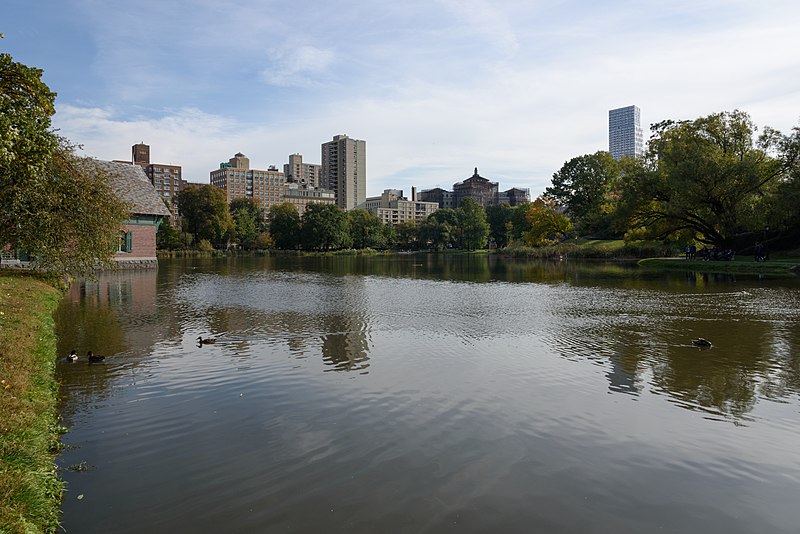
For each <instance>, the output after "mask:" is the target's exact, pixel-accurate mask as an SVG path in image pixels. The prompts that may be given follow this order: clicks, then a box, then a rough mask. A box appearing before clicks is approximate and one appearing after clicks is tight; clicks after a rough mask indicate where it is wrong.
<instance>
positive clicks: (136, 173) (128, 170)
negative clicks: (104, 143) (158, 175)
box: [93, 160, 170, 216]
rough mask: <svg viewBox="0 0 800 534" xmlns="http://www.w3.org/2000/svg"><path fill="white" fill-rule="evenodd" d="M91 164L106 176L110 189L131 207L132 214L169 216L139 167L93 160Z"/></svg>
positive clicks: (159, 197) (162, 202)
mask: <svg viewBox="0 0 800 534" xmlns="http://www.w3.org/2000/svg"><path fill="white" fill-rule="evenodd" d="M93 163H94V164H96V165H97V166H98V167H100V168H101V169H102V170H103V171H105V172H106V173H107V174H108V176H109V179H110V184H111V188H112V189H113V190H114V192H115V193H116V194H117V195H118V196H119V197H120V198H121V199H122V200H123V201H125V202H127V203H128V204H130V205H131V206H132V208H131V212H132V213H134V214H140V215H163V216H168V215H170V212H169V210H168V209H167V207H166V206H165V205H164V201H162V200H161V196H160V195H159V194H158V192H157V191H156V189H155V187H153V184H151V183H150V180H149V179H148V178H147V175H146V174H145V173H144V169H142V168H141V167H140V166H138V165H132V164H130V163H115V162H113V161H103V160H94V161H93Z"/></svg>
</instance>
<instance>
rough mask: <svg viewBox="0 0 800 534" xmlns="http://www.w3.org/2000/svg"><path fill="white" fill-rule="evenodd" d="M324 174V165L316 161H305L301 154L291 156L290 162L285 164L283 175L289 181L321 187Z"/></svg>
mask: <svg viewBox="0 0 800 534" xmlns="http://www.w3.org/2000/svg"><path fill="white" fill-rule="evenodd" d="M321 174H322V165H319V164H316V163H303V156H302V155H301V154H292V155H291V156H289V163H288V164H287V163H284V165H283V175H284V176H285V177H286V181H287V182H289V183H296V184H300V185H304V186H307V187H319V184H320V177H321Z"/></svg>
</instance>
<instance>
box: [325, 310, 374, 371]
mask: <svg viewBox="0 0 800 534" xmlns="http://www.w3.org/2000/svg"><path fill="white" fill-rule="evenodd" d="M326 323H327V324H328V326H329V327H330V328H332V329H335V328H341V329H342V330H333V332H341V333H332V334H327V335H323V336H322V361H323V362H325V363H326V364H327V365H331V366H333V369H334V370H336V371H362V370H364V369H366V368H367V367H369V340H368V339H367V335H366V332H364V331H363V330H356V329H355V327H357V325H356V324H355V323H354V322H353V321H352V318H351V317H344V316H340V317H330V318H328V319H327V320H326ZM346 328H353V330H350V331H347V330H344V329H346ZM362 328H363V326H362Z"/></svg>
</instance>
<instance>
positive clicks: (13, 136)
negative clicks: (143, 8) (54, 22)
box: [0, 54, 129, 274]
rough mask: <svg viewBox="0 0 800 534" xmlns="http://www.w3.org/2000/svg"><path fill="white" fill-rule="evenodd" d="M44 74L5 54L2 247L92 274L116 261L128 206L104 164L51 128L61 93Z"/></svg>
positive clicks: (0, 99) (0, 132)
mask: <svg viewBox="0 0 800 534" xmlns="http://www.w3.org/2000/svg"><path fill="white" fill-rule="evenodd" d="M41 76H42V71H41V70H40V69H36V68H31V67H27V66H25V65H23V64H21V63H17V62H15V61H14V60H13V59H12V57H11V56H10V55H8V54H0V247H4V246H10V247H11V248H13V249H15V250H17V251H24V252H27V253H28V254H29V255H30V256H31V257H33V258H35V259H36V260H37V262H38V263H39V265H40V266H42V267H44V268H46V269H50V270H56V271H61V272H66V273H70V274H87V273H90V272H91V271H92V270H93V269H94V267H95V266H96V265H97V264H98V263H99V264H104V265H108V264H110V263H111V262H112V261H113V256H114V252H115V248H113V247H112V245H113V244H114V243H116V240H117V237H118V233H119V230H120V228H121V226H122V223H123V221H124V219H125V218H126V217H127V215H128V213H129V212H128V206H127V205H126V204H125V203H124V202H123V201H122V200H121V199H120V198H119V197H118V196H117V195H115V194H114V192H113V190H112V188H111V186H110V182H109V177H108V176H107V175H106V174H105V173H104V172H103V171H102V169H101V168H100V167H99V166H97V165H95V164H94V163H93V161H92V160H91V159H89V158H82V157H78V156H77V155H75V147H74V146H73V145H72V144H71V143H70V142H69V141H68V140H66V139H64V138H63V137H60V136H58V135H56V134H55V133H54V132H53V131H51V129H50V125H51V122H50V118H51V116H52V115H53V113H54V109H55V108H54V105H53V103H54V99H55V93H53V92H51V91H50V89H49V88H48V87H47V85H46V84H44V83H43V82H42V81H41Z"/></svg>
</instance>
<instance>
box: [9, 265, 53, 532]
mask: <svg viewBox="0 0 800 534" xmlns="http://www.w3.org/2000/svg"><path fill="white" fill-rule="evenodd" d="M60 298H61V292H60V291H59V290H57V289H55V288H54V287H53V286H52V285H51V284H48V283H46V282H44V281H42V280H40V279H37V278H34V277H32V276H24V275H6V274H5V273H2V272H0V532H3V533H9V534H11V533H29V532H55V530H56V529H57V527H58V520H59V511H60V508H61V494H62V484H61V482H60V481H59V479H58V476H57V472H56V469H55V466H54V464H53V457H54V453H55V452H56V451H57V448H58V439H59V428H58V425H57V416H56V405H57V391H56V381H55V374H54V373H55V361H56V356H55V352H56V338H55V328H54V322H53V311H54V310H55V308H56V306H57V305H58V301H59V300H60Z"/></svg>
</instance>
